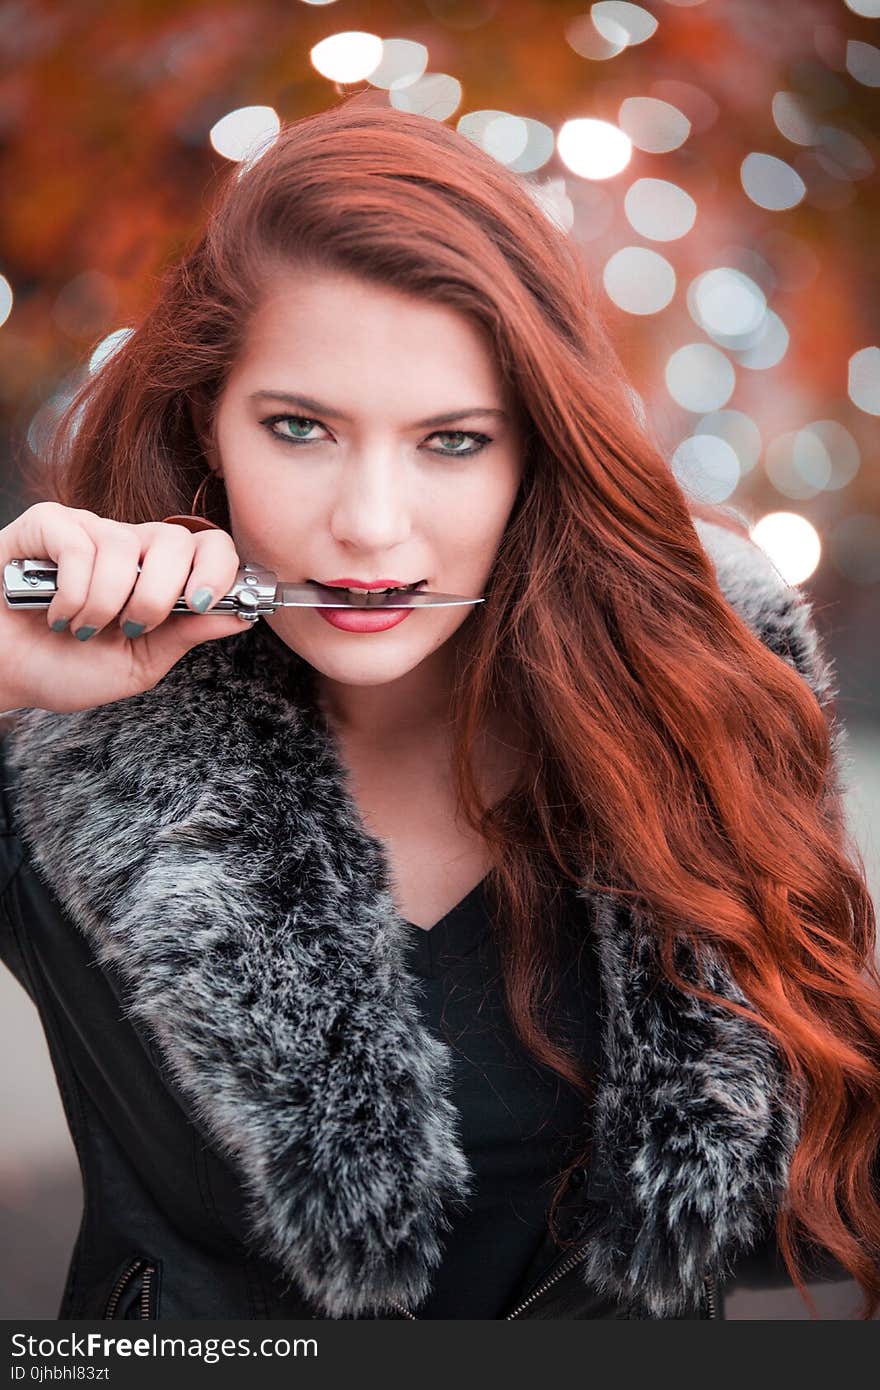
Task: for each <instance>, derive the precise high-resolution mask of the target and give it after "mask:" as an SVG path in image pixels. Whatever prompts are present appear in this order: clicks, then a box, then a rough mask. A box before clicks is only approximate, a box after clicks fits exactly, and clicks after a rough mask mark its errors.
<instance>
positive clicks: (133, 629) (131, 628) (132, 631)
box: [122, 618, 146, 637]
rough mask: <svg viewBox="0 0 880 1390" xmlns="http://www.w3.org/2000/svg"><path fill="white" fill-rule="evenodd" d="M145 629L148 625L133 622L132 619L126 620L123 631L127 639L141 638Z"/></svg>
mask: <svg viewBox="0 0 880 1390" xmlns="http://www.w3.org/2000/svg"><path fill="white" fill-rule="evenodd" d="M145 627H146V623H135V622H132V620H131V618H126V620H125V622H124V623H123V624H122V631H123V632H124V633H125V635H126V637H140V635H141V633H142V632H143V630H144V628H145Z"/></svg>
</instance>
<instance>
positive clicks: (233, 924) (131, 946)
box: [7, 524, 842, 1318]
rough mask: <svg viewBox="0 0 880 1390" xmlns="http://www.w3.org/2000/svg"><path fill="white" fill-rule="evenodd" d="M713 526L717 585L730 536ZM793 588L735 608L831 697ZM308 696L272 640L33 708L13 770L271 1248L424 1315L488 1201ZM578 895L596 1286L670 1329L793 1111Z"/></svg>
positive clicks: (610, 920) (738, 1230)
mask: <svg viewBox="0 0 880 1390" xmlns="http://www.w3.org/2000/svg"><path fill="white" fill-rule="evenodd" d="M707 525H708V524H703V526H702V528H701V534H702V537H703V540H704V543H709V542H711V543H712V544H713V546H714V547H715V548H716V551H718V548H719V547H720V552H719V553H718V558H716V564H718V563H719V560H720V562H721V566H720V568H719V578H721V577H722V575H723V573H724V564H725V562H726V557H727V558H729V556H728V552H727V551H726V550H725V549H724V547H725V546H726V545H727V544H728V543H727V541H726V539H725V537H724V536H720V537H719V536H718V535H712V534H710V532H709V531H707V530H706V529H705V527H706V526H707ZM717 531H718V528H715V527H712V528H711V532H717ZM736 540H737V538H736V537H731V542H733V541H736ZM759 568H760V566H759ZM731 573H732V575H733V576H734V578H735V577H736V576H739V577H740V578H741V570H740V569H739V568H737V567H736V565H734V567H733V570H732V571H731ZM729 582H731V583H733V588H734V590H735V589H736V583H734V582H733V580H730V581H729ZM736 582H739V579H736ZM722 587H724V585H723V584H722ZM781 592H782V591H781V590H780V589H779V586H778V584H777V583H776V581H773V580H771V579H770V577H769V576H767V575H762V574H761V573H759V572H757V571H755V572H753V573H752V577H751V580H750V581H749V583H747V584H746V589H745V593H744V594H743V593H740V595H739V601H740V604H741V605H742V607H741V611H743V613H744V616H746V617H747V620H748V621H750V622H752V624H753V625H759V624H760V623H761V622H762V621H764V620H767V621H769V616H768V615H772V617H773V621H774V622H776V623H777V627H776V628H774V632H778V633H780V634H782V636H783V637H784V639H785V641H786V642H788V643H789V648H788V652H789V655H787V657H786V659H789V658H790V650H791V645H792V644H795V643H796V642H797V641H800V642H801V643H802V644H805V647H804V648H803V650H805V651H806V652H807V656H808V657H809V658H810V660H812V661H813V662H814V663H815V664H814V667H813V668H811V670H809V671H808V670H807V669H806V664H805V667H804V669H805V674H807V675H808V678H810V679H813V678H815V679H816V680H817V681H819V682H821V681H825V682H826V686H827V679H828V673H827V670H826V668H825V667H824V666H822V665H821V659H820V657H819V655H818V653H817V652H816V650H815V647H814V646H811V642H812V638H811V630H810V628H809V623H808V615H807V616H805V615H804V613H803V611H802V609H800V608H798V607H797V606H796V605H795V606H793V607H790V609H789V612H788V617H787V618H785V617H783V616H781V607H780V604H781V599H780V593H781ZM793 593H794V591H791V590H785V591H784V599H785V603H788V604H790V602H791V600H790V595H791V594H793ZM750 605H751V606H750ZM771 626H772V624H771ZM780 654H783V655H785V654H786V653H784V652H780ZM313 681H314V672H313V670H312V668H311V667H309V666H308V664H307V663H305V662H303V661H302V660H301V659H300V658H299V657H298V656H296V654H295V653H293V652H291V651H290V650H289V649H288V648H287V647H286V646H285V645H284V644H283V643H282V642H281V641H280V639H279V638H278V637H277V636H276V635H275V634H274V633H273V632H272V631H271V629H270V628H269V627H268V626H267V625H265V624H262V623H261V624H255V625H254V627H253V628H252V629H248V630H246V631H243V632H242V633H241V634H236V635H234V636H233V637H231V638H227V639H223V640H220V641H214V642H209V643H205V644H202V645H201V646H199V647H196V648H194V649H192V650H191V651H190V652H188V653H187V654H186V656H185V657H184V658H183V659H182V660H181V661H179V662H178V663H177V665H176V666H175V667H174V668H173V669H172V670H171V671H170V672H169V673H168V675H167V676H166V677H165V678H164V679H163V680H162V681H161V682H160V683H159V684H158V685H157V686H156V687H155V688H154V689H153V690H150V691H146V692H144V693H142V694H140V695H137V696H134V697H132V698H130V699H128V700H125V701H121V702H117V703H114V704H109V705H102V706H100V707H98V708H96V709H92V710H87V711H82V712H77V713H74V714H56V713H51V712H47V711H44V710H28V711H27V712H26V713H25V715H24V716H22V717H21V718H20V719H19V722H18V724H17V725H16V727H15V728H14V729H13V731H12V732H11V733H10V734H9V735H8V736H7V745H8V755H7V756H8V761H9V763H10V765H11V766H12V767H13V768H14V770H15V773H16V776H17V780H18V791H17V799H16V819H17V823H18V827H19V829H20V831H21V834H22V838H23V839H24V841H25V843H26V845H27V847H28V850H29V853H30V857H31V859H32V861H33V863H34V864H35V866H36V868H37V870H38V871H39V873H40V874H41V876H42V877H43V878H44V879H45V881H46V882H47V883H48V884H49V886H50V887H51V889H52V890H53V891H54V893H55V894H56V895H57V897H58V899H59V901H60V902H61V903H62V904H63V906H64V907H65V909H66V911H67V912H68V913H69V915H70V917H71V920H72V921H73V922H74V923H75V925H76V926H77V927H78V928H79V929H80V930H81V931H82V932H84V933H85V935H86V936H87V937H88V938H89V940H90V942H91V943H92V945H93V948H94V950H95V953H96V955H97V957H98V959H99V960H100V961H101V963H102V965H104V966H105V967H108V968H112V969H113V970H114V971H115V972H117V973H118V976H119V978H120V980H121V983H122V986H123V992H124V997H125V1001H126V1008H127V1012H128V1013H129V1014H130V1015H131V1017H132V1019H133V1021H136V1022H137V1023H138V1024H139V1026H141V1027H142V1028H143V1029H144V1030H145V1031H146V1033H147V1035H148V1036H149V1037H150V1039H151V1041H153V1042H155V1044H156V1045H157V1046H158V1048H159V1051H160V1054H161V1056H162V1057H163V1058H164V1059H165V1060H166V1062H167V1065H168V1067H169V1070H170V1073H171V1074H172V1076H173V1077H174V1079H175V1081H176V1083H177V1084H178V1086H179V1087H180V1090H181V1092H182V1094H183V1095H184V1096H185V1097H186V1098H187V1100H188V1102H189V1103H190V1105H191V1106H192V1108H193V1112H194V1114H195V1115H196V1116H197V1117H198V1118H199V1119H200V1120H201V1121H202V1122H203V1123H204V1125H205V1127H206V1128H207V1130H208V1131H209V1132H210V1133H211V1134H212V1135H213V1137H214V1139H215V1142H216V1143H217V1145H218V1147H219V1148H220V1149H221V1151H223V1152H224V1153H226V1154H227V1155H228V1156H229V1157H230V1158H231V1159H232V1160H233V1162H234V1163H235V1165H236V1167H237V1170H238V1172H239V1173H240V1175H241V1179H242V1182H243V1185H244V1189H245V1192H246V1196H247V1202H248V1211H249V1215H250V1221H251V1235H252V1239H253V1243H254V1246H255V1248H256V1249H257V1250H258V1251H259V1252H260V1253H261V1254H263V1255H265V1256H266V1257H267V1258H269V1259H271V1260H272V1261H274V1262H276V1263H277V1264H278V1265H279V1266H280V1267H281V1268H282V1269H283V1270H284V1271H285V1272H286V1274H287V1275H288V1276H289V1277H290V1278H291V1279H294V1280H295V1281H296V1282H297V1283H298V1284H299V1286H300V1288H301V1289H302V1291H303V1293H304V1294H305V1295H306V1296H307V1297H308V1298H309V1299H310V1300H311V1301H312V1302H313V1303H314V1304H315V1305H316V1307H317V1308H318V1309H319V1310H320V1312H321V1313H322V1314H323V1316H325V1317H328V1318H340V1317H346V1316H359V1315H361V1314H365V1313H366V1314H369V1313H370V1312H377V1311H378V1312H381V1311H383V1310H387V1309H388V1308H389V1307H390V1305H391V1304H393V1303H401V1304H404V1305H414V1304H416V1303H418V1302H419V1301H420V1300H421V1298H422V1297H423V1296H424V1295H425V1294H427V1292H428V1290H429V1287H430V1283H431V1275H432V1271H433V1270H434V1269H435V1268H436V1266H437V1265H438V1264H439V1262H440V1260H441V1258H442V1253H443V1235H444V1232H445V1231H446V1230H448V1229H449V1222H450V1220H451V1219H452V1218H454V1216H455V1214H456V1212H458V1211H460V1210H462V1209H463V1207H464V1205H465V1204H466V1202H467V1199H468V1197H469V1196H470V1195H472V1192H473V1181H474V1180H473V1173H472V1170H471V1168H470V1165H469V1163H468V1161H467V1159H466V1157H465V1155H464V1153H463V1151H462V1148H461V1144H460V1140H459V1134H460V1129H459V1116H458V1114H457V1111H456V1109H455V1107H454V1104H453V1102H452V1100H451V1080H452V1071H451V1068H452V1058H451V1053H450V1052H449V1050H448V1048H447V1047H446V1045H445V1044H444V1043H442V1042H441V1041H440V1040H439V1039H435V1038H434V1037H433V1035H432V1034H431V1033H430V1032H429V1031H428V1030H427V1029H426V1028H425V1027H424V1026H423V1024H422V1022H421V1021H420V1014H419V1010H418V1005H417V996H416V994H415V991H414V981H413V979H412V977H411V976H410V975H409V973H408V971H407V969H406V967H405V965H404V954H403V952H404V935H405V930H406V929H405V927H404V925H403V922H402V919H401V918H400V916H399V914H398V913H397V911H396V909H395V906H394V902H393V900H392V897H391V892H390V883H391V879H390V872H389V867H388V862H387V859H386V857H385V851H384V846H383V844H382V842H381V841H380V840H378V839H377V838H375V837H374V836H372V835H371V834H370V833H369V832H368V831H367V830H366V828H365V826H364V824H363V822H362V820H361V818H360V816H359V813H358V811H357V808H356V805H355V803H354V800H353V798H352V797H351V795H350V792H349V789H348V783H347V776H346V773H345V770H344V767H343V765H342V763H341V761H340V759H339V757H338V755H337V751H336V747H335V743H334V740H333V738H332V735H331V734H330V732H329V730H328V728H327V726H326V724H325V722H324V720H323V716H322V715H321V713H320V712H319V709H318V706H317V703H316V701H315V698H314V693H315V692H314V683H313ZM841 737H842V735H841ZM585 900H587V901H589V902H590V903H591V912H592V919H593V921H594V926H595V931H596V933H597V939H598V948H599V959H600V968H601V972H602V977H603V980H602V983H603V991H604V997H605V1000H606V1005H605V1017H604V1019H603V1023H602V1026H603V1033H604V1053H605V1058H604V1067H605V1071H604V1075H603V1076H602V1077H601V1078H600V1083H599V1087H598V1091H597V1099H596V1135H597V1140H596V1156H595V1164H596V1171H595V1173H594V1174H593V1179H592V1183H591V1190H596V1189H597V1187H598V1189H600V1190H602V1191H604V1193H605V1195H606V1198H607V1201H606V1209H605V1212H604V1215H603V1219H602V1221H601V1223H600V1225H599V1227H598V1228H597V1230H596V1234H595V1238H594V1240H593V1241H591V1243H590V1249H589V1252H588V1256H587V1260H586V1263H585V1265H584V1277H585V1279H586V1280H587V1281H588V1282H589V1283H590V1284H591V1286H592V1287H594V1288H595V1289H597V1290H598V1291H600V1292H607V1293H610V1294H613V1295H616V1296H619V1297H621V1298H625V1299H626V1300H628V1301H629V1300H632V1301H633V1302H634V1303H635V1304H637V1305H639V1306H643V1307H644V1308H645V1309H646V1310H647V1312H648V1314H649V1315H651V1316H659V1317H663V1316H671V1315H675V1314H676V1313H677V1312H680V1311H681V1310H682V1309H683V1308H685V1307H687V1306H688V1304H689V1303H690V1302H692V1301H693V1299H694V1298H697V1297H699V1292H700V1289H701V1286H702V1279H703V1276H704V1273H705V1270H706V1266H707V1263H708V1264H711V1265H715V1266H721V1265H722V1264H723V1263H724V1261H726V1260H729V1259H730V1258H731V1257H732V1254H733V1253H734V1251H735V1250H736V1249H738V1248H740V1247H746V1246H748V1245H749V1244H751V1242H752V1240H753V1239H754V1238H755V1237H756V1235H757V1233H758V1232H759V1230H761V1229H762V1228H763V1226H764V1225H765V1224H766V1222H767V1221H768V1220H769V1219H770V1216H771V1214H772V1212H773V1210H774V1208H775V1205H776V1203H777V1202H778V1200H779V1197H780V1194H781V1192H782V1191H783V1189H784V1183H785V1177H786V1173H787V1165H788V1161H789V1158H790V1155H791V1152H792V1149H793V1146H794V1143H795V1142H796V1137H797V1123H796V1111H795V1107H794V1105H793V1102H792V1100H791V1099H790V1098H789V1097H788V1096H787V1095H786V1093H785V1085H784V1081H783V1076H782V1071H781V1068H780V1066H779V1063H778V1059H777V1056H776V1053H775V1051H774V1049H773V1047H772V1046H771V1045H770V1042H769V1039H768V1038H767V1036H766V1035H765V1034H764V1033H763V1031H762V1030H759V1029H757V1028H755V1027H753V1026H752V1025H750V1024H748V1023H747V1022H746V1021H744V1020H741V1019H737V1018H734V1017H733V1016H731V1015H729V1014H726V1013H723V1012H722V1011H720V1010H717V1009H713V1008H711V1007H710V1006H708V1005H706V1004H703V1003H700V1002H698V1001H694V1000H690V999H688V998H686V997H685V996H683V995H682V994H681V993H680V992H679V991H675V990H673V989H671V988H670V987H668V986H666V985H665V984H663V983H662V982H658V981H659V975H658V968H657V963H656V957H655V952H654V949H653V943H652V939H651V934H650V931H649V930H648V929H647V928H648V924H647V923H646V922H644V921H641V920H640V919H638V918H637V917H636V916H635V915H634V914H633V913H631V912H630V911H629V910H628V909H625V908H622V907H621V906H620V905H619V904H617V903H615V902H613V901H612V900H611V899H610V898H604V897H596V896H594V897H592V898H589V897H587V895H585ZM642 928H644V930H642ZM680 968H682V969H683V970H684V969H685V968H686V958H685V957H684V956H683V957H682V961H681V963H680ZM704 969H708V972H709V975H708V978H709V983H710V986H711V987H712V988H713V989H716V990H717V991H718V992H719V993H721V994H723V995H726V996H727V997H731V998H740V999H741V996H739V995H738V994H737V991H736V989H735V986H734V985H733V982H732V980H731V979H730V977H729V976H728V975H727V974H726V972H725V971H724V970H723V969H722V968H721V965H720V963H719V962H717V961H714V960H711V959H710V958H709V957H708V956H707V958H706V961H705V962H704Z"/></svg>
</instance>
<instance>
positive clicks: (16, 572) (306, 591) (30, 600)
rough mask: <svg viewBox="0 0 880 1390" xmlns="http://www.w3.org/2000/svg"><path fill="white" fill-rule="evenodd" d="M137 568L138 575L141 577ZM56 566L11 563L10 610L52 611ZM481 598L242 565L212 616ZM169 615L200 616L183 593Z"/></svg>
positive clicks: (248, 617)
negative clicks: (365, 587) (350, 585)
mask: <svg viewBox="0 0 880 1390" xmlns="http://www.w3.org/2000/svg"><path fill="white" fill-rule="evenodd" d="M140 568H141V567H140V565H138V567H137V569H138V573H140ZM57 580H58V566H57V565H56V563H55V561H54V560H10V561H9V563H8V564H7V565H4V567H3V597H4V599H5V600H6V606H7V608H48V606H49V604H50V603H51V602H52V599H53V597H54V595H55V594H56V593H57V592H58V584H57ZM484 602H485V600H484V599H483V598H465V597H464V596H463V595H461V594H439V593H436V592H435V591H434V590H431V589H417V590H415V591H412V590H400V589H392V590H390V591H389V590H387V589H381V590H377V591H376V592H375V593H370V594H350V593H349V592H348V591H347V590H345V589H334V588H331V587H330V586H328V585H326V584H318V583H316V582H309V583H306V584H293V583H288V582H287V581H286V580H283V579H282V580H279V578H278V576H277V575H276V574H275V573H274V571H273V570H269V569H264V568H262V566H260V565H253V564H245V565H242V566H241V568H240V569H239V571H238V574H237V575H236V578H235V583H234V584H233V586H232V588H231V589H230V590H229V592H228V593H227V594H224V595H223V597H222V598H220V599H218V600H217V602H216V603H215V604H214V605H213V607H212V608H210V609H209V610H208V615H209V616H210V614H211V613H237V614H238V616H239V617H240V618H241V619H243V621H244V622H248V623H255V622H257V621H258V620H259V619H260V618H261V617H262V616H263V615H264V614H266V613H274V612H275V610H276V608H446V607H450V606H452V605H454V604H462V603H484ZM169 612H171V613H189V614H190V615H191V616H192V617H193V618H198V617H201V616H202V615H201V614H199V613H196V612H195V611H194V610H193V609H192V608H190V607H189V606H188V604H187V602H186V599H185V598H184V597H183V595H181V597H180V598H178V599H175V601H174V603H173V605H172V607H171V608H170V609H169Z"/></svg>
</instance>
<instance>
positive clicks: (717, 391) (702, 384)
mask: <svg viewBox="0 0 880 1390" xmlns="http://www.w3.org/2000/svg"><path fill="white" fill-rule="evenodd" d="M665 377H666V389H667V391H668V392H669V394H670V396H671V397H672V399H673V400H674V401H677V402H678V404H679V405H680V406H683V407H684V409H685V410H693V411H699V413H700V414H701V415H703V414H705V413H706V411H708V410H720V409H721V407H722V406H723V405H726V404H727V402H728V401H729V400H730V398H731V396H732V395H733V391H734V387H735V386H736V372H735V371H734V368H733V364H732V363H731V361H730V359H729V358H727V357H725V356H724V353H723V352H720V351H719V350H718V348H716V347H713V346H712V345H711V343H687V344H686V345H685V346H684V347H680V348H679V349H678V350H677V351H676V352H673V353H672V355H671V356H670V358H669V360H668V362H667V363H666V372H665Z"/></svg>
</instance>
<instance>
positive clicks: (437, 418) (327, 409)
mask: <svg viewBox="0 0 880 1390" xmlns="http://www.w3.org/2000/svg"><path fill="white" fill-rule="evenodd" d="M251 400H252V401H255V400H267V401H284V402H285V404H287V405H296V406H299V407H300V408H301V409H303V410H311V411H314V413H315V414H316V415H329V416H331V417H332V418H333V419H334V420H345V422H346V424H351V416H350V415H345V414H344V413H343V412H342V411H341V410H336V409H335V408H334V407H333V406H332V405H323V404H322V403H321V402H320V401H316V400H315V399H314V398H313V397H312V396H295V395H292V394H291V392H289V391H254V392H253V393H252V395H251ZM474 415H495V416H497V417H498V418H499V419H501V420H506V419H507V418H508V416H507V411H506V410H499V409H498V408H497V407H496V406H474V407H473V408H472V409H470V410H451V411H448V412H447V413H446V414H444V415H430V416H429V417H428V419H427V420H416V421H415V422H414V423H413V424H412V425H409V426H408V427H407V428H409V429H413V430H416V429H427V428H428V426H430V425H449V424H452V422H453V421H454V420H469V419H470V418H471V417H472V416H474Z"/></svg>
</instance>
